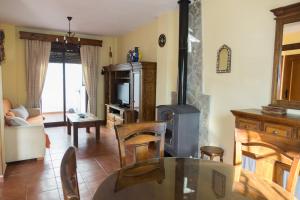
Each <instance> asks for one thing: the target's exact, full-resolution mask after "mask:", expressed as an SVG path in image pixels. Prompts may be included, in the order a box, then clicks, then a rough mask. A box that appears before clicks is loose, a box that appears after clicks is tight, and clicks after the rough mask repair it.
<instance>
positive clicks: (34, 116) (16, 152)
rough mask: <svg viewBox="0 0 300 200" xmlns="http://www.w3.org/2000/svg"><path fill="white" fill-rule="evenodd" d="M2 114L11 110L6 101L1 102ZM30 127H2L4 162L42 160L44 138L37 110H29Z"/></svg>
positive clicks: (44, 149) (41, 122)
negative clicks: (2, 105) (2, 106)
mask: <svg viewBox="0 0 300 200" xmlns="http://www.w3.org/2000/svg"><path fill="white" fill-rule="evenodd" d="M3 104H4V114H6V113H7V112H9V110H10V109H11V108H12V106H11V103H10V102H9V101H8V100H4V101H3ZM28 111H29V118H28V119H27V121H28V122H29V123H30V125H26V126H8V125H5V127H4V141H5V160H6V162H14V161H21V160H28V159H34V158H37V159H43V158H44V156H45V151H46V137H45V131H44V124H43V117H42V115H41V114H40V111H39V109H29V110H28Z"/></svg>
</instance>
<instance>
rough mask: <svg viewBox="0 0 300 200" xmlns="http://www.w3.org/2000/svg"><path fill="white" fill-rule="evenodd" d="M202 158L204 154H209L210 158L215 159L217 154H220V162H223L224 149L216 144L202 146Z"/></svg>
mask: <svg viewBox="0 0 300 200" xmlns="http://www.w3.org/2000/svg"><path fill="white" fill-rule="evenodd" d="M200 151H201V159H203V158H204V154H205V155H207V156H209V158H210V160H213V159H214V157H215V156H220V162H223V154H224V149H222V148H220V147H215V146H203V147H201V148H200Z"/></svg>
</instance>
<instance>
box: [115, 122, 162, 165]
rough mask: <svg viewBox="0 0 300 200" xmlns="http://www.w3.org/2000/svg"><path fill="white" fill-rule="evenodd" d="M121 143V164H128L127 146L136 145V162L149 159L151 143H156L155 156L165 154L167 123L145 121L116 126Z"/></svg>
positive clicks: (119, 142)
mask: <svg viewBox="0 0 300 200" xmlns="http://www.w3.org/2000/svg"><path fill="white" fill-rule="evenodd" d="M115 131H116V135H117V139H118V144H119V153H120V164H121V167H124V166H126V154H127V152H126V147H127V146H133V147H134V154H135V155H134V157H135V162H139V161H141V160H147V159H149V144H150V143H151V142H155V143H156V152H157V154H156V155H155V157H163V156H164V144H165V142H164V141H165V132H166V124H165V123H164V122H143V123H134V124H124V125H119V126H115Z"/></svg>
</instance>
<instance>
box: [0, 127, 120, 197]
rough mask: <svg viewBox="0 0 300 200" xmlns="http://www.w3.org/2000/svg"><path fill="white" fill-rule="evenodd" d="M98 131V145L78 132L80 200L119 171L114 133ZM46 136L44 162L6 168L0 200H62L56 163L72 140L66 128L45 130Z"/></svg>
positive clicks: (58, 166) (23, 163)
mask: <svg viewBox="0 0 300 200" xmlns="http://www.w3.org/2000/svg"><path fill="white" fill-rule="evenodd" d="M100 131H101V138H100V142H96V141H95V134H94V133H91V134H87V133H86V132H85V129H80V130H79V148H78V149H76V157H77V171H78V182H79V190H80V195H81V199H82V200H85V199H91V198H92V194H94V192H95V191H96V190H97V188H98V187H99V185H100V184H101V183H102V182H103V180H105V178H106V177H107V175H108V173H111V172H113V171H115V170H116V169H118V168H119V167H120V164H119V157H118V143H117V140H116V136H115V133H114V131H112V130H109V129H107V128H105V127H101V130H100ZM46 132H47V134H48V136H49V138H50V141H51V148H50V149H47V150H46V154H45V157H44V160H41V161H37V160H28V161H22V162H15V163H9V164H8V167H7V170H6V174H5V181H4V183H0V199H1V200H19V199H20V200H26V199H28V200H33V199H35V200H44V199H47V200H49V199H53V200H59V199H63V193H62V186H61V180H60V163H61V159H62V157H63V155H64V153H65V151H66V150H67V149H68V147H69V146H71V141H72V139H71V137H70V136H69V135H68V134H67V128H66V127H58V128H47V129H46ZM92 132H93V130H92Z"/></svg>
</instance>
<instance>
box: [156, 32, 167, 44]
mask: <svg viewBox="0 0 300 200" xmlns="http://www.w3.org/2000/svg"><path fill="white" fill-rule="evenodd" d="M166 42H167V38H166V35H165V34H160V36H159V38H158V45H159V46H160V47H164V46H165V44H166Z"/></svg>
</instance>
